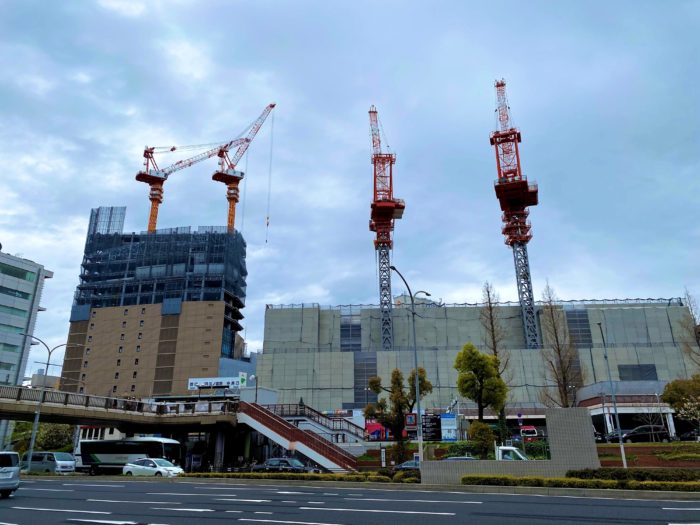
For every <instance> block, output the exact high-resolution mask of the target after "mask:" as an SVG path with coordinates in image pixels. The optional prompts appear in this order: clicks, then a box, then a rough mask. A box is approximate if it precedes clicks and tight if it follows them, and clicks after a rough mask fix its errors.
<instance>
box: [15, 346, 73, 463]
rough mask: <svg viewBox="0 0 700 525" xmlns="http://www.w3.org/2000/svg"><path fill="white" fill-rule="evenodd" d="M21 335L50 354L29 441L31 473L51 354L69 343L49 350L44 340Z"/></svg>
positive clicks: (28, 459) (28, 461) (28, 454)
mask: <svg viewBox="0 0 700 525" xmlns="http://www.w3.org/2000/svg"><path fill="white" fill-rule="evenodd" d="M20 335H23V336H25V337H31V338H32V339H35V340H36V341H39V343H41V344H42V345H44V348H46V351H47V352H48V353H49V356H48V358H47V359H46V367H45V368H44V375H43V377H42V381H41V383H42V385H41V386H42V391H41V393H40V394H39V401H37V404H36V409H34V424H33V425H32V436H31V438H30V439H29V450H28V451H27V472H31V469H32V455H33V453H34V444H35V442H36V433H37V430H39V415H40V414H41V404H42V403H43V401H44V396H45V395H46V376H47V375H48V371H49V367H50V366H51V354H53V352H54V350H56V349H58V348H61V347H63V346H68V343H63V344H60V345H56V346H54V347H53V348H49V345H47V344H46V343H45V342H44V341H43V340H42V339H39V338H38V337H36V336H34V335H30V334H25V333H22V334H20ZM70 346H83V345H81V344H77V343H71V345H70Z"/></svg>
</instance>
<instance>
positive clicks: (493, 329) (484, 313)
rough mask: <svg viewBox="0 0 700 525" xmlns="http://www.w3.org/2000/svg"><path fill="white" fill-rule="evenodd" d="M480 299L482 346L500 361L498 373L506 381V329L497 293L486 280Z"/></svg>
mask: <svg viewBox="0 0 700 525" xmlns="http://www.w3.org/2000/svg"><path fill="white" fill-rule="evenodd" d="M481 301H482V302H483V303H484V306H482V307H481V314H480V317H479V320H480V321H481V326H482V327H483V328H484V332H485V334H486V335H485V345H484V346H486V349H487V350H488V351H489V352H490V353H491V354H492V355H493V356H495V357H496V359H498V361H499V363H500V364H499V367H498V375H499V376H501V379H503V380H504V381H505V382H506V383H507V382H508V381H509V380H510V378H506V377H504V375H506V374H505V373H506V371H507V370H508V363H509V361H510V355H509V353H508V350H507V349H506V348H505V347H504V345H503V341H504V339H505V338H506V329H505V326H504V324H503V320H502V318H501V315H500V312H499V309H498V301H499V297H498V293H497V292H496V290H494V288H493V285H492V284H491V283H490V282H488V281H486V282H485V283H484V288H483V295H482V299H481Z"/></svg>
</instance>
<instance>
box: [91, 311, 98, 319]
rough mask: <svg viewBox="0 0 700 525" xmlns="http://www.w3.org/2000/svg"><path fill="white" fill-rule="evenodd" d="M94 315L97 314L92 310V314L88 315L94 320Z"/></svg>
mask: <svg viewBox="0 0 700 525" xmlns="http://www.w3.org/2000/svg"><path fill="white" fill-rule="evenodd" d="M96 314H97V312H96V311H95V310H93V311H92V314H91V315H90V317H92V318H93V319H94V318H95V315H96Z"/></svg>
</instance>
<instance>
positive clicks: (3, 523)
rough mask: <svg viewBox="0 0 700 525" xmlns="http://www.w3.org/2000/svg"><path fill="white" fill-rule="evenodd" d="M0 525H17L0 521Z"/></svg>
mask: <svg viewBox="0 0 700 525" xmlns="http://www.w3.org/2000/svg"><path fill="white" fill-rule="evenodd" d="M0 525H17V524H16V523H7V522H6V521H0Z"/></svg>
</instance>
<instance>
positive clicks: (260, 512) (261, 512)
mask: <svg viewBox="0 0 700 525" xmlns="http://www.w3.org/2000/svg"><path fill="white" fill-rule="evenodd" d="M253 514H272V512H263V511H259V512H253Z"/></svg>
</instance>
